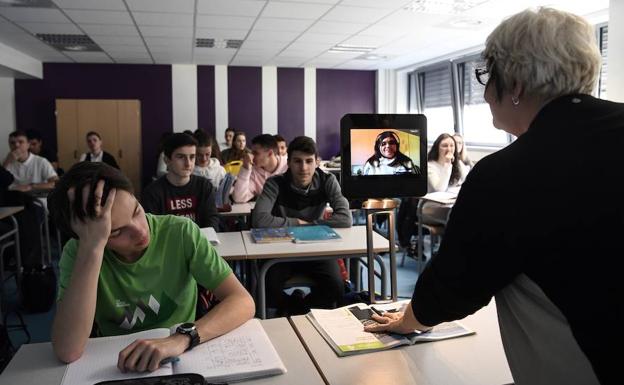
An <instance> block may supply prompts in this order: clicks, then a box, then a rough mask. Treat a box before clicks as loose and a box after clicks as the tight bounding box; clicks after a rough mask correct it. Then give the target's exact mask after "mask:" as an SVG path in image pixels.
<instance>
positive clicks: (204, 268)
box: [183, 220, 232, 291]
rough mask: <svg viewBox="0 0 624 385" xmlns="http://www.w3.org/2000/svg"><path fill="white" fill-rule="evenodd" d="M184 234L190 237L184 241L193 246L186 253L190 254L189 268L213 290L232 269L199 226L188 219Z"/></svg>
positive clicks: (203, 284) (200, 282)
mask: <svg viewBox="0 0 624 385" xmlns="http://www.w3.org/2000/svg"><path fill="white" fill-rule="evenodd" d="M183 231H184V236H185V237H188V238H190V239H189V241H187V242H184V244H185V245H188V246H191V247H190V249H187V250H186V251H187V253H186V255H190V260H189V269H190V271H191V274H192V275H193V278H195V280H196V281H197V282H198V283H199V284H200V285H202V286H203V287H205V288H206V289H208V290H211V291H213V290H214V289H216V288H217V287H219V285H221V283H222V282H223V280H225V278H227V277H228V276H229V275H230V274H232V269H231V268H230V266H229V265H228V264H227V262H225V260H224V259H223V258H221V257H220V256H219V254H217V250H215V248H214V247H212V245H211V244H210V242H208V240H207V239H206V237H204V236H203V235H202V233H201V231H200V230H199V227H197V225H196V224H195V223H194V222H193V221H191V220H188V221H186V223H185V224H184V225H183Z"/></svg>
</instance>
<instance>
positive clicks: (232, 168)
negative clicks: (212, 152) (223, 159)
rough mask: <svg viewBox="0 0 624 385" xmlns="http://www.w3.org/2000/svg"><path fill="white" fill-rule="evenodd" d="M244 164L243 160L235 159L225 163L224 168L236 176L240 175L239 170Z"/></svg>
mask: <svg viewBox="0 0 624 385" xmlns="http://www.w3.org/2000/svg"><path fill="white" fill-rule="evenodd" d="M242 165H243V161H242V160H233V161H231V162H228V163H226V164H225V165H223V168H224V169H225V172H227V173H230V174H232V175H234V176H236V175H238V172H239V171H240V168H241V166H242Z"/></svg>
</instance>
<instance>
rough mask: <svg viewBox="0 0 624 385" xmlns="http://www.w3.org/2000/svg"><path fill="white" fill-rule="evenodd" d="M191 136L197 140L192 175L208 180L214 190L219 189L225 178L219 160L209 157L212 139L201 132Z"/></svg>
mask: <svg viewBox="0 0 624 385" xmlns="http://www.w3.org/2000/svg"><path fill="white" fill-rule="evenodd" d="M193 136H194V137H195V140H197V150H196V153H195V168H194V169H193V175H197V176H203V177H204V178H206V179H208V180H209V181H210V183H211V184H212V187H213V188H214V189H215V190H216V189H218V188H219V184H221V181H222V180H223V177H225V169H224V168H223V166H221V162H219V159H217V158H212V157H211V155H212V141H213V139H212V137H210V136H208V135H206V133H204V132H203V131H197V132H195V134H194V135H193Z"/></svg>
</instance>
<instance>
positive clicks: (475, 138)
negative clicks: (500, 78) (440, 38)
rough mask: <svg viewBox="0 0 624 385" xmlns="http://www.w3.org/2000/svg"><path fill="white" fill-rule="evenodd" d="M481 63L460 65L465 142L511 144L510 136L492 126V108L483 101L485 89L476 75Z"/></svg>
mask: <svg viewBox="0 0 624 385" xmlns="http://www.w3.org/2000/svg"><path fill="white" fill-rule="evenodd" d="M479 63H480V62H478V61H476V60H472V61H467V62H464V63H461V64H460V65H459V73H460V85H461V86H460V90H461V94H460V96H461V99H460V100H461V101H463V103H462V112H463V120H462V123H463V124H462V126H463V128H464V132H463V134H464V135H463V136H464V141H465V142H466V143H468V144H470V145H482V146H504V145H506V144H507V143H508V142H509V138H508V135H507V133H506V132H505V131H502V130H499V129H497V128H495V127H494V125H493V124H492V113H491V112H490V106H489V104H487V103H486V101H485V99H483V92H484V91H485V87H484V86H483V85H481V84H479V82H478V81H477V79H476V77H475V75H474V73H475V67H476V66H477V65H479Z"/></svg>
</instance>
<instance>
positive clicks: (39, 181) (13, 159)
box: [2, 130, 58, 191]
mask: <svg viewBox="0 0 624 385" xmlns="http://www.w3.org/2000/svg"><path fill="white" fill-rule="evenodd" d="M29 147H30V145H29V143H28V137H27V136H26V133H25V132H24V131H19V130H18V131H13V132H12V133H10V134H9V148H10V149H11V152H9V153H8V154H7V156H6V158H5V159H4V162H3V163H2V165H3V167H4V168H6V169H7V171H9V172H10V173H11V174H13V177H14V178H15V179H14V181H13V184H12V185H11V186H9V189H10V190H17V191H30V190H32V189H51V188H53V187H54V183H55V182H56V181H57V180H58V176H57V174H56V171H54V167H52V165H51V164H50V162H48V160H47V159H45V158H43V157H41V156H39V155H35V154H32V153H31V152H30V150H29Z"/></svg>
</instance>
